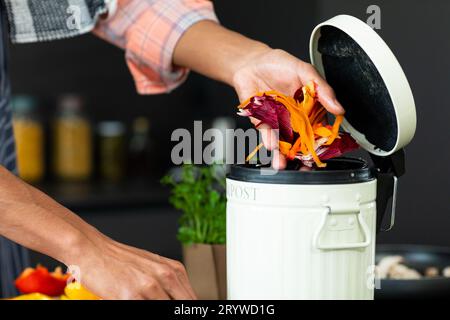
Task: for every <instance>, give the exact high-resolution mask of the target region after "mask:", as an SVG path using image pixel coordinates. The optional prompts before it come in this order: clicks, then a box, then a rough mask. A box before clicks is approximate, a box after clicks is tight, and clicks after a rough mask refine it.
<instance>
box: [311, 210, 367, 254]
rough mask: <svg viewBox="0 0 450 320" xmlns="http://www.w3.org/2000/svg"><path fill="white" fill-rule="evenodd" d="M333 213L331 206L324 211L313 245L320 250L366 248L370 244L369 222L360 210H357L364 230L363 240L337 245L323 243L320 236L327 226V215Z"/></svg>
mask: <svg viewBox="0 0 450 320" xmlns="http://www.w3.org/2000/svg"><path fill="white" fill-rule="evenodd" d="M329 214H331V208H330V207H327V208H326V210H324V212H323V216H322V219H321V222H320V226H319V228H318V229H317V230H316V232H315V233H314V238H313V246H314V247H315V248H316V249H319V250H340V249H357V248H366V247H367V246H369V244H370V238H371V237H370V231H369V227H368V226H367V223H366V222H365V221H364V218H363V215H362V214H361V212H360V211H358V212H357V216H358V222H359V224H360V226H361V229H362V232H363V239H364V241H362V242H353V243H342V244H336V245H322V244H320V241H319V237H320V234H321V233H322V230H323V228H324V227H325V224H326V221H327V217H328V215H329Z"/></svg>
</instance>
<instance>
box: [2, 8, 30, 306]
mask: <svg viewBox="0 0 450 320" xmlns="http://www.w3.org/2000/svg"><path fill="white" fill-rule="evenodd" d="M0 20H1V21H0V164H1V165H2V166H4V167H5V168H7V169H8V170H10V171H11V172H13V173H17V169H16V151H15V147H14V135H13V127H12V117H11V105H10V95H11V91H10V90H11V89H10V83H9V78H8V68H7V62H8V61H7V60H8V56H7V43H8V42H7V41H8V40H7V22H6V12H5V8H4V4H3V1H1V0H0ZM28 265H29V263H28V253H27V250H26V249H25V248H23V247H21V246H19V245H18V244H16V243H13V242H11V241H9V240H8V239H5V238H2V237H0V297H4V298H5V297H11V296H14V295H16V294H17V290H16V289H15V287H14V279H15V278H16V277H17V276H18V275H19V274H20V272H21V271H22V270H23V269H24V268H26V267H28Z"/></svg>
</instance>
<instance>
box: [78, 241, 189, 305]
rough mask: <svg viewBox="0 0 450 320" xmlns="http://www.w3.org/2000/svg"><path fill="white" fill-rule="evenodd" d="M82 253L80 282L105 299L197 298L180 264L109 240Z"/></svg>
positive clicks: (97, 243) (98, 243) (89, 247)
mask: <svg viewBox="0 0 450 320" xmlns="http://www.w3.org/2000/svg"><path fill="white" fill-rule="evenodd" d="M82 252H83V254H82V255H81V256H80V257H79V258H78V259H79V260H78V262H76V264H77V265H78V266H79V267H80V272H81V274H80V281H81V283H82V284H83V286H85V287H86V288H88V289H89V290H90V291H91V292H93V293H94V294H96V295H97V296H99V297H101V298H102V299H125V300H130V299H131V300H141V299H151V300H167V299H176V300H192V299H196V296H195V293H194V291H193V289H192V287H191V285H190V283H189V279H188V276H187V273H186V270H185V268H184V266H183V265H182V264H181V263H180V262H178V261H175V260H171V259H168V258H164V257H161V256H158V255H156V254H153V253H150V252H148V251H145V250H141V249H136V248H133V247H130V246H127V245H124V244H121V243H118V242H115V241H113V240H111V239H107V238H106V237H102V239H101V240H100V241H97V242H96V244H95V246H91V245H88V247H87V249H83V250H82Z"/></svg>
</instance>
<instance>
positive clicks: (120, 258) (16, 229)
mask: <svg viewBox="0 0 450 320" xmlns="http://www.w3.org/2000/svg"><path fill="white" fill-rule="evenodd" d="M0 235H2V236H4V237H6V238H9V239H11V240H13V241H15V242H18V243H20V244H22V245H24V246H26V247H28V248H30V249H33V250H36V251H39V252H42V253H44V254H46V255H48V256H51V257H53V258H55V259H56V260H59V261H61V262H62V263H64V264H66V265H67V266H69V265H76V266H78V267H79V269H80V273H81V274H80V276H81V278H80V280H81V282H82V283H83V285H85V286H86V287H87V288H88V289H90V290H91V291H92V292H94V293H95V294H97V295H98V296H99V297H101V298H104V299H168V298H173V299H192V298H195V295H194V293H193V291H192V288H191V287H190V284H189V281H188V278H187V275H186V271H185V270H184V267H183V266H182V264H181V263H179V262H176V261H174V260H170V259H167V258H163V257H160V256H158V255H155V254H152V253H150V252H147V251H144V250H140V249H135V248H131V247H129V246H126V245H124V244H120V243H118V242H116V241H114V240H112V239H110V238H108V237H107V236H105V235H103V234H101V233H100V232H99V231H98V230H96V229H95V228H94V227H92V226H90V225H89V224H87V223H86V222H84V221H83V220H82V219H81V218H79V217H78V216H76V215H75V214H74V213H72V212H71V211H70V210H68V209H67V208H64V207H63V206H61V205H59V204H58V203H56V202H55V201H54V200H52V199H50V198H49V197H48V196H46V195H45V194H43V193H42V192H40V191H39V190H37V189H35V188H33V187H32V186H30V185H28V184H26V183H24V182H23V181H21V180H20V179H18V178H17V177H15V176H14V175H13V174H11V173H10V172H9V171H8V170H6V169H5V168H3V167H0Z"/></svg>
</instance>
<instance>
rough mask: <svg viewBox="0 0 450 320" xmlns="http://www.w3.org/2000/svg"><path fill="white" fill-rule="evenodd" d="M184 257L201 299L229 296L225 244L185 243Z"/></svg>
mask: <svg viewBox="0 0 450 320" xmlns="http://www.w3.org/2000/svg"><path fill="white" fill-rule="evenodd" d="M183 259H184V264H185V266H186V270H187V273H188V275H189V279H190V280H191V283H192V287H193V288H194V291H195V293H196V294H197V296H198V298H199V299H202V300H225V299H226V298H227V288H226V287H227V276H226V247H225V245H209V244H192V245H183Z"/></svg>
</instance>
